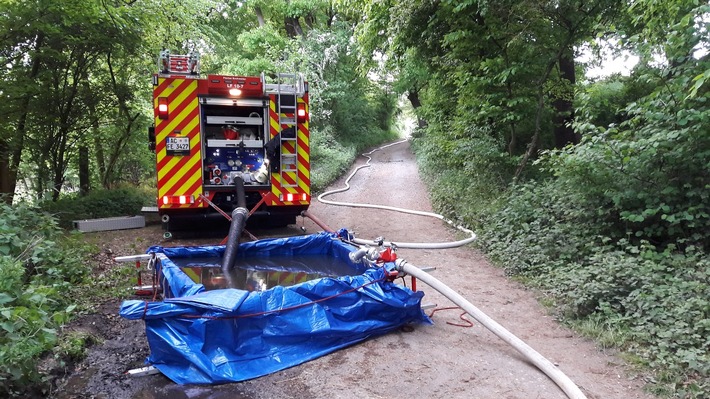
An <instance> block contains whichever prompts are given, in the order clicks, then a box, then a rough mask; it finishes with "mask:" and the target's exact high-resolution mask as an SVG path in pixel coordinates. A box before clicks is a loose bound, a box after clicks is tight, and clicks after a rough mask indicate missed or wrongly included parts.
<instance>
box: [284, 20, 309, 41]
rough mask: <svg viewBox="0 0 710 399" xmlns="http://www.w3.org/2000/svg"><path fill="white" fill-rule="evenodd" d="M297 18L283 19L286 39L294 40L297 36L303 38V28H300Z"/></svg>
mask: <svg viewBox="0 0 710 399" xmlns="http://www.w3.org/2000/svg"><path fill="white" fill-rule="evenodd" d="M298 18H299V17H295V18H294V17H285V18H284V25H285V27H286V33H287V34H288V37H290V38H294V37H297V36H301V37H305V34H304V33H303V28H301V23H300V22H299V21H298Z"/></svg>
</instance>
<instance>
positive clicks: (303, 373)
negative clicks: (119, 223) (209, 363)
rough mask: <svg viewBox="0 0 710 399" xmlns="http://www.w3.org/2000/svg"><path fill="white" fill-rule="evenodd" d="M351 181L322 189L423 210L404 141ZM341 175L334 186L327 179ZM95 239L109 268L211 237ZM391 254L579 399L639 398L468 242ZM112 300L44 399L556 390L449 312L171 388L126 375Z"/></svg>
mask: <svg viewBox="0 0 710 399" xmlns="http://www.w3.org/2000/svg"><path fill="white" fill-rule="evenodd" d="M360 163H362V161H361V162H360ZM351 184H352V186H353V188H352V189H351V190H350V191H348V192H345V193H340V194H337V195H334V196H332V197H329V198H330V199H335V200H342V201H349V202H368V203H376V204H385V205H392V206H398V207H406V208H410V209H417V210H423V211H431V204H430V201H429V198H428V196H427V191H426V188H425V186H424V185H423V184H422V182H421V180H420V178H419V175H418V172H417V168H416V164H415V161H414V159H413V156H412V154H411V153H410V151H409V147H408V144H402V145H397V146H393V147H390V148H387V149H385V150H383V151H381V152H378V153H376V154H375V155H374V161H373V167H371V168H368V169H363V170H361V171H360V172H359V173H358V175H357V176H356V177H355V178H354V179H353V180H352V182H351ZM341 185H342V181H341V182H338V183H336V184H335V185H334V187H339V186H341ZM311 211H312V212H313V213H314V214H316V215H317V216H319V217H320V219H321V220H323V221H324V222H325V223H326V224H328V225H329V226H331V227H333V228H336V229H338V228H341V227H346V228H348V229H350V230H351V231H353V232H354V233H355V234H356V236H358V237H361V238H374V237H377V236H384V237H385V238H386V239H387V240H392V241H395V242H396V241H400V242H417V241H436V242H440V241H451V240H455V239H460V238H463V236H461V235H460V234H457V233H456V232H455V231H454V230H452V229H451V228H450V227H447V225H446V224H445V223H443V222H441V221H439V220H436V219H431V218H426V217H421V216H411V215H403V214H396V213H392V212H387V211H379V210H371V209H353V208H344V207H333V206H327V205H323V204H320V203H317V202H314V204H313V205H312V207H311ZM300 227H305V228H306V231H307V233H313V232H316V231H319V230H320V229H319V228H318V227H317V226H316V225H315V224H313V223H312V222H310V221H309V220H299V223H298V225H297V226H290V227H289V228H284V229H279V230H272V231H253V233H254V234H256V235H257V236H259V237H267V236H286V235H295V234H303V233H302V231H301V229H300ZM87 238H89V239H94V240H100V241H101V242H102V243H103V244H102V247H103V251H104V252H103V253H102V254H101V255H99V256H98V257H97V258H96V259H94V260H92V265H94V267H96V268H97V269H98V270H99V271H100V270H101V268H105V267H116V265H115V264H113V263H111V262H110V256H119V255H131V254H136V253H142V252H144V251H145V249H146V248H147V247H148V246H150V245H152V244H161V243H162V244H163V245H187V244H215V243H217V242H219V240H220V239H219V238H207V239H191V240H171V241H169V242H164V241H163V239H162V231H161V230H160V226H159V225H157V224H150V225H148V226H147V227H146V228H144V229H140V230H129V231H114V232H103V233H93V238H92V235H88V234H87ZM398 255H399V257H400V258H404V259H406V260H408V261H409V262H410V263H412V264H414V265H417V266H435V267H436V270H435V271H433V272H432V275H434V276H435V277H436V278H438V279H439V280H441V281H443V282H444V283H445V284H447V285H449V286H450V287H452V288H453V289H455V290H456V291H457V292H459V293H460V294H461V295H463V296H464V297H465V298H467V299H468V300H469V301H471V302H472V303H474V304H475V305H476V306H477V307H479V308H480V309H481V310H482V311H483V312H485V313H486V314H488V315H489V316H491V317H492V318H494V319H495V320H497V321H498V322H499V323H501V324H502V325H503V326H504V327H506V328H507V329H508V330H510V331H511V332H512V333H513V334H515V335H517V336H518V337H519V338H521V339H522V340H524V341H525V342H527V343H528V344H529V345H531V346H532V347H533V348H535V349H536V350H537V351H539V352H540V353H541V354H542V355H544V356H545V357H547V358H548V359H550V360H551V361H552V362H554V363H555V364H557V365H558V366H559V368H560V369H561V370H562V371H563V372H564V373H566V374H567V375H568V376H569V377H571V379H572V380H573V381H575V382H576V383H577V384H578V385H579V386H580V387H581V389H582V390H583V391H584V392H585V394H586V395H587V397H588V398H597V399H607V398H619V399H628V398H651V396H650V395H647V394H646V393H644V391H643V385H644V383H643V380H642V378H641V377H640V376H638V375H635V374H633V373H632V372H630V370H629V368H628V367H626V366H625V365H624V362H623V361H622V360H621V359H620V358H619V357H618V356H616V355H615V354H614V353H613V352H610V351H602V350H600V349H598V348H597V347H596V346H595V345H594V343H593V342H591V341H589V340H587V339H585V338H581V337H580V336H578V335H577V334H575V333H574V332H572V331H571V330H569V329H567V328H565V327H563V326H561V325H560V324H559V323H558V322H557V321H556V320H555V318H554V317H553V316H552V314H553V313H552V311H551V310H548V309H545V308H543V307H542V306H540V305H539V304H538V302H537V300H536V297H537V296H538V295H539V294H538V293H536V292H535V291H532V290H528V289H526V288H525V287H523V286H522V285H520V284H518V283H517V282H515V281H511V280H510V279H508V278H507V277H506V276H505V275H504V273H503V272H502V271H501V270H500V269H498V268H496V267H494V266H492V265H491V264H489V263H488V262H487V261H486V259H485V258H484V257H483V256H482V255H481V254H480V253H479V252H477V251H476V250H475V249H473V248H471V247H465V248H457V249H447V250H410V249H400V250H399V252H398ZM419 289H420V290H423V291H424V292H425V294H426V295H425V298H424V301H423V302H424V303H431V304H435V305H436V306H437V307H439V308H441V307H448V306H451V303H450V302H449V301H448V300H447V299H446V298H444V297H443V296H442V295H440V294H439V293H437V292H436V291H434V290H432V289H430V288H428V287H426V286H423V285H422V284H421V283H420V284H419ZM119 306H120V301H118V300H110V301H107V302H105V303H102V304H97V306H96V313H95V314H91V315H87V316H83V317H82V318H80V319H79V320H78V321H76V322H75V323H74V324H73V325H72V326H71V327H70V328H74V329H77V328H78V329H84V330H87V331H90V332H91V333H92V334H95V335H96V336H98V337H100V338H101V340H102V342H101V343H99V344H96V345H94V346H92V347H91V349H90V350H89V351H88V356H87V357H86V359H85V360H84V361H82V362H81V363H80V364H78V365H76V369H75V370H74V371H73V372H71V373H70V374H69V375H67V376H66V377H65V378H63V379H61V380H60V381H59V384H58V388H57V389H56V391H55V392H53V393H52V395H51V397H52V398H55V399H66V398H106V399H108V398H111V399H128V398H134V399H159V398H166V399H182V398H190V399H207V398H210V399H220V398H237V399H238V398H249V399H261V398H510V399H512V398H520V399H523V398H526V399H527V398H552V399H554V398H565V397H566V396H565V395H564V393H563V392H562V391H561V390H560V389H559V388H557V387H556V386H555V384H554V383H553V382H552V381H551V380H549V379H548V378H547V377H546V376H545V375H544V374H542V373H541V372H540V371H538V370H537V369H536V368H535V367H534V366H532V365H530V364H529V363H528V362H526V361H525V360H524V359H523V357H522V356H521V355H520V354H518V353H517V352H516V351H515V350H514V349H512V348H511V347H509V346H508V345H507V344H505V343H504V342H503V341H501V340H500V339H499V338H497V337H496V336H495V335H493V333H491V332H489V331H488V330H486V329H485V328H484V327H482V326H481V325H480V324H478V323H477V322H475V321H473V326H472V327H468V328H467V327H462V326H456V325H452V324H448V322H451V323H455V324H461V323H462V321H461V320H460V319H459V315H460V313H461V312H460V311H457V310H447V311H441V312H437V313H436V314H435V315H434V317H433V320H434V322H435V324H434V325H433V326H416V327H415V328H414V330H413V331H409V330H407V331H398V332H396V333H393V334H389V335H386V336H383V337H379V338H375V339H371V340H369V341H366V342H364V343H361V344H359V345H356V346H353V347H350V348H346V349H344V350H340V351H338V352H335V353H333V354H330V355H327V356H324V357H322V358H319V359H316V360H314V361H311V362H308V363H306V364H303V365H300V366H297V367H293V368H290V369H287V370H285V371H282V372H278V373H275V374H272V375H268V376H265V377H262V378H258V379H255V380H251V381H247V382H242V383H235V384H226V385H220V386H180V385H176V384H174V383H172V382H171V381H169V380H168V379H167V378H165V377H163V376H162V375H160V374H159V375H152V376H146V377H128V376H126V375H125V372H126V371H127V370H130V369H134V368H138V367H141V366H143V361H144V359H145V358H146V356H147V355H148V347H147V343H146V341H145V332H144V326H143V323H142V322H139V321H127V320H124V319H121V318H120V317H118V316H117V313H118V309H119Z"/></svg>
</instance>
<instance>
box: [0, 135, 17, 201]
mask: <svg viewBox="0 0 710 399" xmlns="http://www.w3.org/2000/svg"><path fill="white" fill-rule="evenodd" d="M11 157H12V154H11V151H10V144H9V143H8V142H7V140H5V139H0V194H8V195H5V196H3V197H2V199H3V200H4V201H5V202H7V203H8V204H12V196H13V194H14V193H15V183H14V181H13V179H12V167H11V164H12V161H11ZM15 178H17V175H15Z"/></svg>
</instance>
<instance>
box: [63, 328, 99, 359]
mask: <svg viewBox="0 0 710 399" xmlns="http://www.w3.org/2000/svg"><path fill="white" fill-rule="evenodd" d="M97 341H98V338H97V337H96V336H94V335H92V334H91V333H88V332H86V331H71V332H68V333H65V334H62V335H61V336H60V337H59V342H58V343H57V345H56V346H55V347H54V349H53V352H54V355H55V357H57V358H59V359H62V361H64V359H68V360H70V361H74V362H77V361H80V360H82V359H84V357H85V356H86V347H87V346H89V345H92V344H94V343H96V342H97Z"/></svg>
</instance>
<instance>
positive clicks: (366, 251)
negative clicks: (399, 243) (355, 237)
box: [348, 247, 380, 263]
mask: <svg viewBox="0 0 710 399" xmlns="http://www.w3.org/2000/svg"><path fill="white" fill-rule="evenodd" d="M348 256H349V257H350V261H351V262H353V263H357V262H360V261H361V260H362V259H363V258H365V259H366V260H368V261H370V262H374V261H376V260H377V259H378V258H379V257H380V251H378V250H377V248H373V247H365V248H360V249H358V250H357V251H353V252H350V254H349V255H348Z"/></svg>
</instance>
